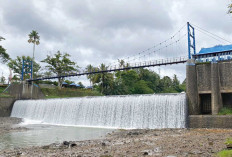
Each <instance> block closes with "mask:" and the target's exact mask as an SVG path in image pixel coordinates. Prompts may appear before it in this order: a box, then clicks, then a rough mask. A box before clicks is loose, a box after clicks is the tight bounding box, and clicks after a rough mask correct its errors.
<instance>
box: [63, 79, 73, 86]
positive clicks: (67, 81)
mask: <svg viewBox="0 0 232 157" xmlns="http://www.w3.org/2000/svg"><path fill="white" fill-rule="evenodd" d="M64 82H66V83H67V84H69V85H70V84H72V83H75V82H74V81H70V80H65V81H64Z"/></svg>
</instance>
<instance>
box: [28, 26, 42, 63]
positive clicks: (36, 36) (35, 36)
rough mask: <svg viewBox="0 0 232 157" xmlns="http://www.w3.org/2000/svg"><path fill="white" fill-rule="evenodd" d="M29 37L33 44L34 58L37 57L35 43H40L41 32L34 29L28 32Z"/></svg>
mask: <svg viewBox="0 0 232 157" xmlns="http://www.w3.org/2000/svg"><path fill="white" fill-rule="evenodd" d="M28 36H29V39H28V42H29V43H32V44H33V57H32V58H33V60H34V59H35V45H39V44H40V42H39V40H40V36H39V33H38V32H37V31H35V30H32V32H31V33H30V34H28Z"/></svg>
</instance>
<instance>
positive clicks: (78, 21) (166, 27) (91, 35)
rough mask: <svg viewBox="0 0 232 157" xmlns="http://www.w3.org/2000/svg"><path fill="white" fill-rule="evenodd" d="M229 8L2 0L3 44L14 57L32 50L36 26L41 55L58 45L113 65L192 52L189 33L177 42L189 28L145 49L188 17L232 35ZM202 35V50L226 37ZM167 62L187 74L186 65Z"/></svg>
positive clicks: (84, 59)
mask: <svg viewBox="0 0 232 157" xmlns="http://www.w3.org/2000/svg"><path fill="white" fill-rule="evenodd" d="M226 11H227V2H226V1H220V2H219V1H218V0H211V1H206V0H195V1H190V0H165V1H162V0H156V1H152V0H134V1H122V0H111V1H104V0H98V1H94V0H86V1H81V0H77V1H74V0H66V1H61V0H49V1H46V0H40V1H36V0H24V1H23V2H22V1H5V0H0V27H1V29H0V35H1V36H3V37H5V38H6V39H7V40H6V41H4V42H1V44H2V45H3V46H4V47H5V48H6V49H7V51H8V53H9V54H10V55H11V57H12V58H15V57H16V56H20V55H30V56H31V55H32V45H31V44H29V43H28V42H27V40H28V34H29V33H30V32H31V31H32V30H33V29H35V30H37V31H38V32H39V35H40V37H41V40H40V45H38V46H36V53H35V56H36V60H37V61H41V60H42V59H44V58H45V57H46V55H51V54H54V53H56V52H57V51H58V50H60V51H61V52H68V53H70V54H71V56H72V59H73V60H74V61H76V62H77V64H78V65H79V66H81V67H85V66H86V65H87V64H93V65H95V66H97V65H99V64H100V63H106V64H111V65H113V64H116V62H117V59H121V58H124V59H126V60H133V59H134V58H136V59H134V60H133V61H136V62H137V61H141V60H143V59H153V60H155V59H158V58H160V57H163V58H168V57H176V56H178V55H187V46H186V45H187V40H186V39H187V38H186V36H185V37H184V38H183V40H181V42H180V44H179V45H178V44H176V43H175V39H178V38H180V36H181V35H184V34H185V33H186V28H184V29H183V30H182V31H181V32H180V33H179V34H178V35H177V36H176V37H175V39H171V40H169V41H168V42H167V43H164V44H163V45H165V44H170V43H171V42H174V44H173V45H171V46H169V47H168V48H164V49H162V50H160V51H158V52H154V50H157V49H156V48H155V49H151V50H149V51H146V53H147V54H149V53H150V54H149V55H146V56H145V57H143V56H142V51H143V50H146V49H147V48H150V47H152V46H154V45H156V44H159V43H160V42H161V41H163V40H165V39H167V38H169V37H171V36H172V35H173V34H174V33H175V32H176V31H178V29H179V28H181V27H182V26H183V25H186V22H187V21H189V22H191V23H192V24H195V25H197V26H200V27H203V28H205V29H206V30H207V31H210V32H213V33H215V34H219V35H220V36H222V37H224V38H226V39H228V40H232V39H231V35H232V30H231V28H230V26H231V25H232V19H231V16H228V15H227V14H226ZM196 31H197V30H196ZM196 39H197V50H198V51H199V50H200V48H201V47H208V46H213V45H216V44H219V43H220V42H222V41H220V42H219V41H216V40H214V39H212V38H211V37H208V36H207V35H205V34H202V33H201V32H196ZM222 43H223V42H222ZM160 47H162V46H160ZM158 49H159V48H158ZM139 53H140V54H139ZM128 57H129V58H128ZM138 57H140V58H139V59H138ZM163 68H164V69H167V70H165V71H169V72H170V74H173V73H175V72H176V73H178V74H179V75H180V77H181V78H182V79H184V77H185V72H184V70H183V69H185V65H180V66H178V67H175V66H167V67H163Z"/></svg>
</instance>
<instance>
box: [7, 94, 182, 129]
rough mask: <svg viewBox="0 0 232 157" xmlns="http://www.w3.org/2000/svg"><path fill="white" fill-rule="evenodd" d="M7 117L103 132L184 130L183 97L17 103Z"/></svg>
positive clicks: (162, 95) (148, 96) (68, 99)
mask: <svg viewBox="0 0 232 157" xmlns="http://www.w3.org/2000/svg"><path fill="white" fill-rule="evenodd" d="M11 117H18V118H25V119H29V120H36V121H40V122H41V123H48V124H58V125H77V126H90V127H106V128H124V129H130V128H150V129H155V128H185V127H186V117H187V106H186V96H185V94H155V95H131V96H104V97H83V98H66V99H48V100H18V101H16V102H15V104H14V107H13V110H12V113H11Z"/></svg>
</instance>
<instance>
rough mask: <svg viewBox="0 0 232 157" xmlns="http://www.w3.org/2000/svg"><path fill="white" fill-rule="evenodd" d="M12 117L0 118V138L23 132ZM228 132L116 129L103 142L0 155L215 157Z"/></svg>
mask: <svg viewBox="0 0 232 157" xmlns="http://www.w3.org/2000/svg"><path fill="white" fill-rule="evenodd" d="M19 122H21V120H20V119H15V118H5V119H4V118H0V136H1V134H3V133H6V132H9V131H24V130H26V128H21V127H17V126H15V125H14V124H17V123H19ZM231 137H232V129H160V130H158V129H157V130H146V129H143V130H118V131H115V132H113V133H110V134H108V135H107V136H106V137H105V138H104V139H99V140H88V141H64V142H63V143H54V144H51V145H47V146H41V147H33V146H32V147H28V148H19V149H13V150H10V149H9V150H2V151H0V156H28V157H29V156H78V157H85V156H91V157H92V156H101V157H110V156H116V157H117V156H132V157H133V156H162V157H163V156H169V157H174V156H176V157H182V156H183V157H184V156H186V157H189V156H196V157H199V156H204V157H207V156H215V155H216V153H217V152H219V151H221V150H223V149H225V148H226V146H225V144H224V142H225V140H226V139H227V138H231Z"/></svg>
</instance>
